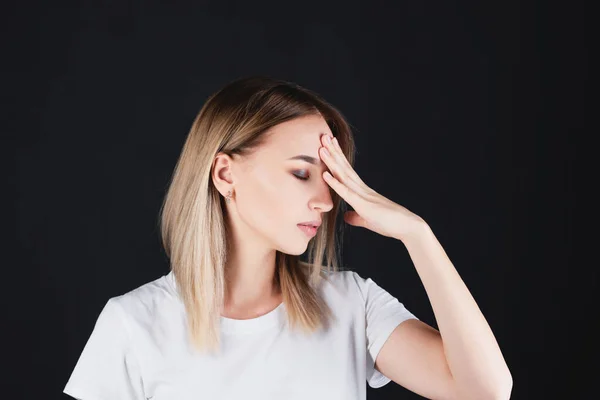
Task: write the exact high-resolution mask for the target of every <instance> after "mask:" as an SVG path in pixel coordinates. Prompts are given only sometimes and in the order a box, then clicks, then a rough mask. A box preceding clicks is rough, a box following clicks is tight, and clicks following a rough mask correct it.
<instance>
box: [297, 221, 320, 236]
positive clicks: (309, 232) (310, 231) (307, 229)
mask: <svg viewBox="0 0 600 400" xmlns="http://www.w3.org/2000/svg"><path fill="white" fill-rule="evenodd" d="M298 228H299V229H300V230H301V231H302V232H304V233H305V234H306V236H308V237H313V236H315V235H316V234H317V229H319V228H318V227H314V226H308V225H303V224H298Z"/></svg>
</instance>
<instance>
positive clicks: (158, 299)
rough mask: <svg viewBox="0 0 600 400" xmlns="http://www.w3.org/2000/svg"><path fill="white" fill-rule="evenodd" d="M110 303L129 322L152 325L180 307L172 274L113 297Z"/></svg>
mask: <svg viewBox="0 0 600 400" xmlns="http://www.w3.org/2000/svg"><path fill="white" fill-rule="evenodd" d="M108 303H109V304H111V305H112V306H113V307H116V308H118V309H119V310H120V311H119V312H120V313H121V315H122V316H123V317H124V318H125V319H126V320H127V321H130V322H131V321H135V322H138V324H147V323H150V322H152V321H154V320H156V319H157V318H159V317H160V316H161V315H164V314H167V313H172V311H173V310H174V309H175V308H177V307H178V305H179V302H178V298H177V296H176V292H175V287H174V286H173V282H172V272H170V273H168V274H166V275H163V276H161V277H160V278H157V279H155V280H153V281H150V282H147V283H144V284H142V285H140V286H138V287H137V288H135V289H132V290H130V291H129V292H126V293H123V294H121V295H118V296H115V297H112V298H110V299H109V300H108Z"/></svg>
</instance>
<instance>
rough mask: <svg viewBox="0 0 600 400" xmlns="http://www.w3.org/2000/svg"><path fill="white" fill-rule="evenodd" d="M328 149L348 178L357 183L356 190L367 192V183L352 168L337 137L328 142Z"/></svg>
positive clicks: (342, 172)
mask: <svg viewBox="0 0 600 400" xmlns="http://www.w3.org/2000/svg"><path fill="white" fill-rule="evenodd" d="M326 145H327V149H328V150H329V152H330V153H331V154H332V157H333V158H334V160H335V161H336V162H338V163H339V164H340V168H341V172H340V173H341V174H343V175H345V177H346V179H349V180H352V181H353V182H354V184H355V188H356V189H355V190H357V191H358V192H362V193H366V192H367V189H366V186H367V185H365V183H364V182H363V181H362V179H360V177H359V176H358V174H357V173H356V171H354V169H353V168H352V166H351V165H350V163H349V162H348V159H347V158H346V156H345V155H344V152H343V151H342V149H341V147H340V144H339V143H338V141H337V138H335V137H334V138H332V143H326Z"/></svg>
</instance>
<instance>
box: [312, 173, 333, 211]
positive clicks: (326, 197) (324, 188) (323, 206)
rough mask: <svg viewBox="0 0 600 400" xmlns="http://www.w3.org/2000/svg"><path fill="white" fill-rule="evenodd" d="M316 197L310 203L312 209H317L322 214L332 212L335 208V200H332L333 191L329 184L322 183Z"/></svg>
mask: <svg viewBox="0 0 600 400" xmlns="http://www.w3.org/2000/svg"><path fill="white" fill-rule="evenodd" d="M318 186H319V187H318V188H317V192H316V193H315V196H314V197H313V198H312V199H311V201H310V204H309V206H310V208H311V209H317V210H319V211H321V212H328V211H331V209H332V208H333V200H332V199H331V190H333V189H331V188H330V187H329V185H328V184H327V182H325V181H324V180H323V182H320V183H319V185H318Z"/></svg>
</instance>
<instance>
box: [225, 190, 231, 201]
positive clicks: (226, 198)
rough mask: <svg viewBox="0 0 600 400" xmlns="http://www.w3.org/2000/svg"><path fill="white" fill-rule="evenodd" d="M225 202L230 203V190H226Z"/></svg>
mask: <svg viewBox="0 0 600 400" xmlns="http://www.w3.org/2000/svg"><path fill="white" fill-rule="evenodd" d="M225 201H226V202H227V204H229V203H231V190H229V191H227V197H225Z"/></svg>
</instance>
